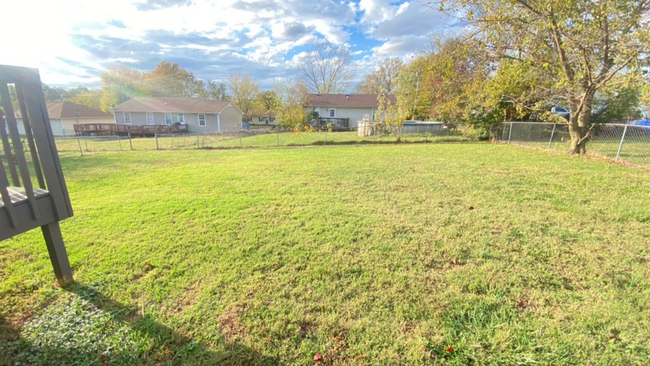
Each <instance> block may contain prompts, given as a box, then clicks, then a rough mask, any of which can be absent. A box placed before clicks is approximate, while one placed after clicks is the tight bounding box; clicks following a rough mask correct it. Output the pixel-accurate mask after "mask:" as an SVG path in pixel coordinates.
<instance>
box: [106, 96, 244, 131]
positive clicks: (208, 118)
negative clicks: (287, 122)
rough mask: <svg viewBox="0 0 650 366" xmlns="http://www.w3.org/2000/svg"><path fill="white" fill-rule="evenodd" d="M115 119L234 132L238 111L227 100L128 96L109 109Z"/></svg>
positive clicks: (239, 121) (239, 125) (121, 122)
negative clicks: (112, 108)
mask: <svg viewBox="0 0 650 366" xmlns="http://www.w3.org/2000/svg"><path fill="white" fill-rule="evenodd" d="M113 112H114V114H115V123H116V124H117V125H126V126H131V125H133V126H155V125H167V126H171V125H174V124H181V125H186V126H187V127H188V130H189V132H191V133H201V132H236V131H239V130H240V129H241V128H242V126H243V125H242V111H241V110H240V109H239V108H238V107H237V106H236V105H234V104H233V103H232V102H228V101H217V100H206V99H201V98H172V97H159V98H158V97H147V98H132V99H130V100H128V101H126V102H124V103H122V104H120V105H118V106H116V107H115V109H114V110H113Z"/></svg>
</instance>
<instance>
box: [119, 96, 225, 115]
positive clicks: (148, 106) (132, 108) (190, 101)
mask: <svg viewBox="0 0 650 366" xmlns="http://www.w3.org/2000/svg"><path fill="white" fill-rule="evenodd" d="M230 104H232V102H228V101H221V100H207V99H202V98H172V97H150V98H132V99H130V100H127V101H126V102H124V103H122V104H120V105H118V106H117V107H115V109H114V110H115V111H116V112H164V113H219V112H221V111H222V110H224V108H226V107H227V106H228V105H230ZM233 106H234V104H233Z"/></svg>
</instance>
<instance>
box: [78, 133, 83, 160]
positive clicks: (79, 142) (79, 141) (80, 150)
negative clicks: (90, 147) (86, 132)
mask: <svg viewBox="0 0 650 366" xmlns="http://www.w3.org/2000/svg"><path fill="white" fill-rule="evenodd" d="M77 143H78V144H79V152H80V153H81V156H84V151H83V149H82V148H81V140H80V139H79V137H77Z"/></svg>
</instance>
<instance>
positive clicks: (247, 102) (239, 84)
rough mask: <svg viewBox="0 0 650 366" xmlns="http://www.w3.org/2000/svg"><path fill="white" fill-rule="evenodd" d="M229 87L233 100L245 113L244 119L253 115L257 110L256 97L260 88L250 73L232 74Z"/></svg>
mask: <svg viewBox="0 0 650 366" xmlns="http://www.w3.org/2000/svg"><path fill="white" fill-rule="evenodd" d="M228 88H229V89H230V95H231V96H232V101H233V103H235V105H237V107H239V109H241V111H242V112H243V113H244V119H249V118H251V117H252V115H253V113H254V111H255V108H256V106H255V97H256V96H257V94H259V92H260V88H259V86H258V85H257V83H256V82H255V81H253V79H251V77H250V75H248V74H237V73H234V74H231V75H230V79H228Z"/></svg>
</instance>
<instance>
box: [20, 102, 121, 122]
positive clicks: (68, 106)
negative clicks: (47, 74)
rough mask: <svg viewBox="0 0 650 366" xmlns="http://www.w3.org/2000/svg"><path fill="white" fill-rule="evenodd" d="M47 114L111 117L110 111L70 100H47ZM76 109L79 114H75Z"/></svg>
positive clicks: (64, 117)
mask: <svg viewBox="0 0 650 366" xmlns="http://www.w3.org/2000/svg"><path fill="white" fill-rule="evenodd" d="M45 104H46V105H47V114H48V116H50V118H51V119H75V118H84V119H87V118H113V115H112V114H110V113H106V112H102V111H100V110H99V109H95V108H90V107H86V106H85V105H81V104H77V103H72V102H47V103H45ZM77 111H79V114H78V115H77ZM15 114H16V118H22V116H21V114H20V111H16V113H15Z"/></svg>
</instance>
